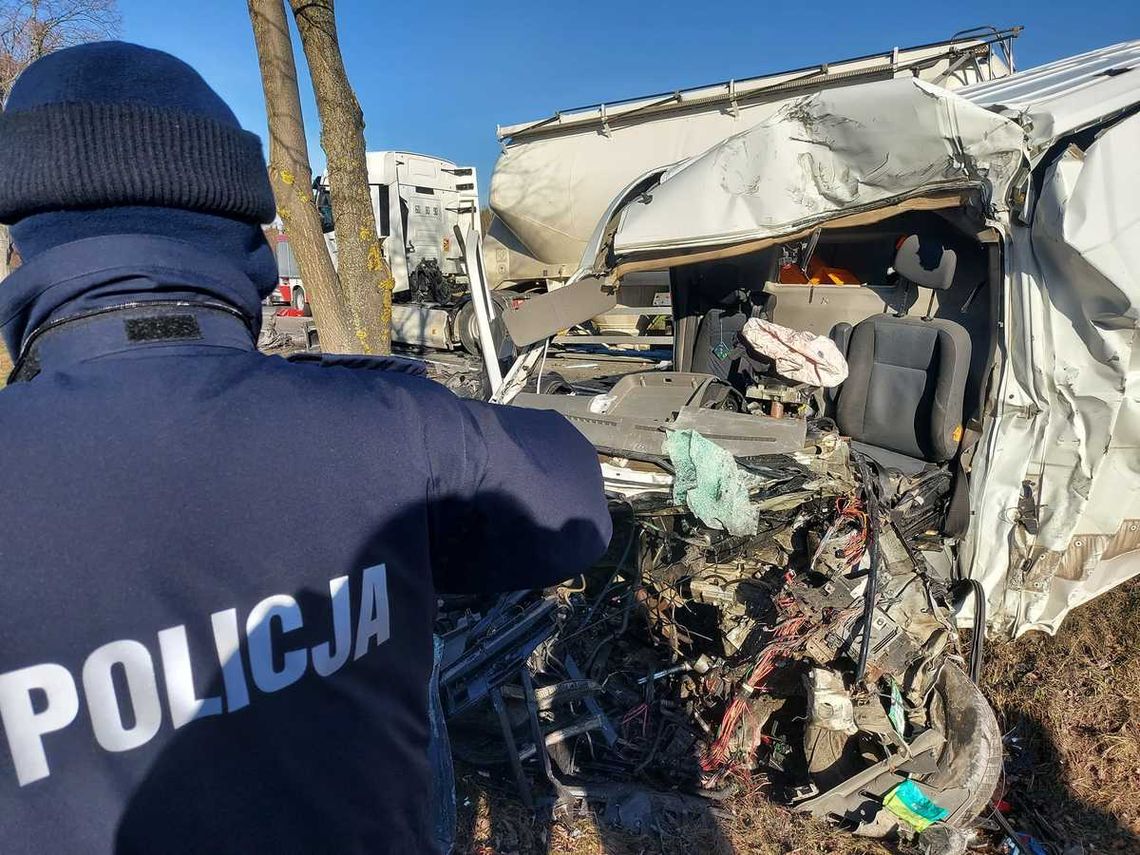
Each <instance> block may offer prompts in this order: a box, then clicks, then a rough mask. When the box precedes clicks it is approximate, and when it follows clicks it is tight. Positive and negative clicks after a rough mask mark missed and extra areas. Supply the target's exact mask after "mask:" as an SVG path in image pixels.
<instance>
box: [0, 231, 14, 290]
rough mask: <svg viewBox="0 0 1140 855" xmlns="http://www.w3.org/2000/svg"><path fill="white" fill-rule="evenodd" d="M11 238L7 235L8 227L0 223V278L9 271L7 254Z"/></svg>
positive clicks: (9, 250)
mask: <svg viewBox="0 0 1140 855" xmlns="http://www.w3.org/2000/svg"><path fill="white" fill-rule="evenodd" d="M11 247H12V239H11V238H10V237H9V236H8V227H7V226H3V225H0V280H2V279H3V278H4V277H5V276H7V275H8V274H9V273H11V271H10V270H9V269H8V254H9V253H10V252H11Z"/></svg>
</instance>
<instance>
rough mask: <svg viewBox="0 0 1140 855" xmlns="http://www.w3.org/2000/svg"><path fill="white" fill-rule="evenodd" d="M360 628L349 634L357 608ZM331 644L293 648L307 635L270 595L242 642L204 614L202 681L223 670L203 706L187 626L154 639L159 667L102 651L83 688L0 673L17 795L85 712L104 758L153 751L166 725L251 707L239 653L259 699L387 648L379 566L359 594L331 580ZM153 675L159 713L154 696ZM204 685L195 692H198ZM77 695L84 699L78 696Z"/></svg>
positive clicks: (232, 613)
mask: <svg viewBox="0 0 1140 855" xmlns="http://www.w3.org/2000/svg"><path fill="white" fill-rule="evenodd" d="M354 599H355V601H356V605H357V608H356V614H357V620H356V626H355V634H354V633H353V629H354V627H353V622H352V612H353V600H354ZM329 608H330V609H331V612H332V638H331V639H330V640H328V641H325V642H322V643H320V644H317V645H316V646H314V647H313V648H312V649H311V650H308V649H306V648H304V647H299V646H297V645H296V643H293V644H291V643H290V636H292V635H294V634H295V632H296V630H299V629H301V627H302V626H303V617H302V614H301V608H300V606H298V604H297V601H296V600H295V599H293V597H290V596H287V595H285V594H274V595H272V596H269V597H266V598H265V599H263V600H262V601H261V602H259V603H257V604H256V605H255V606H254V607H253V608H252V609H250V611H249V615H248V617H247V618H246V621H245V635H244V641H243V636H242V633H241V624H240V622H239V621H238V612H237V609H225V610H223V611H219V612H214V613H213V614H211V615H210V627H211V630H212V632H213V636H214V638H213V640H214V650H215V651H216V653H217V661H216V662H210V663H203V665H202V669H201V672H202V673H203V674H205V673H211V672H213V671H214V670H215V669H220V672H221V678H222V679H221V682H222V692H221V694H220V695H212V696H210V697H199V696H198V693H197V690H196V689H195V679H194V674H195V670H194V666H193V665H192V663H191V658H190V645H189V642H188V639H187V634H186V627H185V626H184V625H179V626H172V627H167V628H166V629H162V630H160V631H159V632H158V634H157V649H158V659H157V661H158V668H156V662H155V657H154V656H152V655H151V650H150V649H149V648H148V647H147V646H146V645H145V644H143V643H142V642H141V641H136V640H133V639H129V638H127V639H119V640H116V641H111V642H108V643H107V644H104V645H102V646H101V647H99V648H97V649H96V650H94V651H92V652H91V654H90V655H89V656H88V657H87V659H86V660H85V661H84V663H83V666H82V669H81V672H80V675H79V680H78V681H77V680H76V678H75V675H73V674H72V673H71V672H70V671H69V670H68V669H67V668H65V667H64V666H63V665H59V664H56V663H53V662H45V663H43V664H40V665H30V666H28V667H26V668H19V669H17V670H15V671H8V672H7V673H4V674H0V726H2V727H3V729H4V735H5V737H6V738H7V742H8V751H9V753H10V755H11V757H12V767H13V769H14V770H15V772H16V780H17V781H18V782H19V785H20V786H21V787H23V786H26V785H28V784H31V783H34V782H35V781H39V780H41V779H43V778H47V777H48V776H49V775H50V774H51V767H50V765H49V763H48V751H47V748H48V746H47V744H46V743H48V742H50V737H51V734H53V733H58V732H60V731H62V730H64V729H65V728H67V727H69V726H70V725H71V724H72V723H73V722H74V721H75V720H76V718H78V717H79V712H80V709H81V706H83V705H85V706H86V708H87V714H88V716H87V717H88V719H89V720H90V723H91V732H92V736H93V737H94V739H95V742H96V743H97V744H98V745H99V746H100V747H101V748H102V749H103V750H104V751H111V752H119V751H130V750H131V749H134V748H138V747H140V746H142V745H145V744H146V743H148V742H150V741H151V740H152V739H154V737H155V736H156V735H157V734H158V732H159V731H160V730H161V729H162V726H163V723H164V721H165V716H166V714H167V713H168V714H169V721H170V724H171V726H172V727H173V728H174V729H177V728H180V727H184V726H185V725H187V724H189V723H190V722H192V721H194V720H195V719H199V718H204V717H206V716H216V715H222V714H223V709H224V712H226V713H232V712H235V711H237V710H240V709H242V708H243V707H246V706H248V705H249V704H250V703H251V698H250V686H249V681H247V679H246V673H245V666H244V664H243V662H242V649H243V648H244V650H245V652H246V655H247V656H248V658H249V670H250V675H249V676H250V677H251V678H252V681H253V685H254V687H256V689H257V690H258V691H260V692H262V693H265V694H268V693H272V692H279V691H281V690H282V689H285V688H287V687H288V686H291V685H292V684H294V683H296V682H297V681H298V680H300V679H301V678H302V677H303V676H304V675H305V672H306V671H307V670H308V668H309V665H310V663H311V664H312V670H313V671H314V672H315V673H316V674H317V675H318V676H320V677H328V676H330V675H331V674H334V673H336V672H337V671H338V670H340V669H341V668H342V667H344V665H345V664H346V663H347V662H348V660H349V657H350V654H351V657H352V658H353V659H354V660H355V659H359V658H361V657H362V656H364V655H366V654H367V653H369V652H371V651H373V650H375V649H376V648H378V647H379V646H380V645H381V644H383V643H384V642H385V641H387V640H388V636H389V621H388V576H387V570H386V568H385V566H384V565H383V564H379V565H377V566H375V567H369V568H366V569H365V570H364V572H363V574H362V575H361V589H360V590H359V591H352V590H351V585H350V584H349V577H348V576H338V577H337V578H335V579H330V580H329ZM159 669H161V675H162V685H163V686H164V687H165V701H166V702H165V705H164V704H163V698H162V695H160V693H159V688H158V687H159V680H158V676H159ZM199 685H200V683H199ZM80 688H82V697H81V693H80Z"/></svg>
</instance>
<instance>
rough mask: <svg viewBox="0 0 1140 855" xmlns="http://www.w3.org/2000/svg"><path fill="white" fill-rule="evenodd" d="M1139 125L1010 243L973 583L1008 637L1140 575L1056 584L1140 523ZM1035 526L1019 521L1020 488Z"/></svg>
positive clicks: (1073, 156)
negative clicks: (1094, 545)
mask: <svg viewBox="0 0 1140 855" xmlns="http://www.w3.org/2000/svg"><path fill="white" fill-rule="evenodd" d="M1138 148H1140V116H1133V117H1132V118H1130V119H1126V120H1124V121H1122V122H1120V123H1119V124H1117V125H1115V126H1113V127H1111V128H1110V129H1108V130H1107V131H1105V132H1103V133H1102V134H1101V135H1100V137H1099V139H1097V140H1096V141H1095V142H1094V143H1093V144H1092V145H1091V146H1090V147H1089V148H1088V149H1087V151H1084V152H1081V151H1080V150H1078V149H1070V150H1069V151H1067V152H1065V153H1063V154H1062V155H1061V156H1060V157H1059V158H1058V160H1057V161H1056V162H1055V163H1053V164H1052V165H1050V166H1048V168H1047V170H1046V171H1045V173H1044V177H1043V182H1042V185H1041V191H1040V195H1039V196H1038V197H1037V198H1036V199H1035V200H1034V202H1035V204H1034V205H1033V209H1032V210H1033V220H1032V225H1031V227H1030V228H1029V229H1028V230H1025V229H1015V230H1014V231H1013V233H1012V234H1011V240H1010V245H1009V253H1008V256H1009V257H1008V259H1007V263H1008V264H1009V265H1010V267H1011V276H1010V280H1009V281H1010V292H1009V295H1008V305H1007V312H1008V315H1007V317H1008V318H1009V322H1008V323H1007V324H1006V326H1005V336H1006V348H1007V350H1008V362H1007V364H1006V367H1005V373H1004V376H1003V378H1002V380H1001V384H1002V385H1001V389H1000V394H999V399H998V410H997V412H996V413H995V418H994V419H993V420H992V422H991V423H990V425H989V427H988V429H987V431H986V433H985V435H984V436H983V438H982V445H981V449H982V451H981V452H980V453H979V454H978V456H977V458H976V463H975V474H974V478H973V485H972V497H971V499H972V505H973V507H974V508H975V511H976V512H975V514H974V525H973V526H972V528H971V531H970V533H969V536H968V539H967V543H966V547H967V550H968V553H970V554H972V562H971V563H970V564H969V565H967V566H969V567H970V575H972V576H973V577H974V578H978V579H980V580H981V581H982V582H983V584H984V585H985V587H986V590H987V592H989V595H990V600H991V603H1001V604H1002V608H1001V609H1000V610H999V614H1000V613H1001V612H1004V621H1003V622H1004V623H1005V624H1006V625H1007V626H1008V627H1009V628H1010V629H1012V630H1013V631H1016V632H1024V631H1027V630H1029V629H1043V630H1046V631H1050V632H1053V631H1055V630H1056V628H1057V627H1058V625H1059V624H1060V621H1061V620H1062V618H1063V617H1064V616H1065V614H1067V613H1068V611H1069V610H1070V609H1071V608H1073V607H1075V606H1076V605H1079V604H1080V603H1082V602H1085V601H1086V600H1088V599H1090V598H1091V597H1093V596H1096V595H1097V594H1099V593H1101V592H1103V591H1105V590H1107V589H1109V588H1111V587H1113V586H1114V585H1117V584H1119V583H1120V582H1123V581H1124V580H1125V579H1127V578H1129V577H1131V576H1132V575H1135V573H1136V571H1137V570H1140V562H1137V561H1135V560H1130V559H1129V558H1127V557H1126V556H1125V555H1118V556H1117V557H1116V558H1114V559H1112V560H1108V561H1103V562H1101V563H1099V564H1084V565H1083V567H1084V569H1083V570H1082V576H1083V578H1081V579H1079V580H1072V579H1061V578H1057V576H1056V570H1057V569H1058V568H1059V567H1060V566H1061V565H1062V564H1064V563H1066V559H1065V557H1064V556H1065V555H1066V554H1067V553H1068V552H1069V550H1070V549H1072V548H1073V544H1074V542H1075V540H1076V539H1078V537H1079V536H1084V537H1088V536H1094V537H1115V536H1117V535H1118V533H1119V532H1120V531H1121V530H1122V527H1124V526H1125V524H1126V521H1127V520H1133V519H1136V518H1137V517H1140V336H1138V333H1137V329H1138V326H1140V165H1138V164H1137V161H1136V158H1135V152H1136V151H1137V150H1138ZM1025 482H1029V483H1030V484H1031V485H1032V489H1033V490H1034V492H1035V498H1034V501H1035V503H1036V508H1037V519H1036V520H1034V521H1033V522H1034V524H1033V525H1032V526H1026V525H1025V524H1024V523H1023V522H1022V520H1021V515H1019V514H1018V513H1016V512H1014V511H1013V509H1016V508H1017V507H1018V505H1019V496H1020V495H1021V492H1022V489H1023V487H1022V485H1023V483H1025Z"/></svg>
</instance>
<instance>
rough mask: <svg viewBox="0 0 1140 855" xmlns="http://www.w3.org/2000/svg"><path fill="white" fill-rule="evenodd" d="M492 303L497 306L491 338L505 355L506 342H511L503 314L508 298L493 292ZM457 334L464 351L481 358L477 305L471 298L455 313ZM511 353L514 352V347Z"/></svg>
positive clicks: (492, 323) (492, 322)
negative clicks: (476, 314)
mask: <svg viewBox="0 0 1140 855" xmlns="http://www.w3.org/2000/svg"><path fill="white" fill-rule="evenodd" d="M491 302H492V303H493V304H494V306H495V318H494V320H492V321H491V338H493V339H494V341H495V346H496V347H498V348H499V353H503V352H504V350H506V347H505V342H508V341H510V335H509V334H508V333H507V328H506V326H505V325H504V324H503V312H504V311H505V310H506V308H507V298H506V297H505V296H504V295H502V294H499V293H498V292H493V293H492V294H491ZM455 332H456V334H457V335H458V336H459V343H460V344H462V345H463V349H464V350H466V351H467V352H468V353H470V354H471V355H472V356H479V355H480V354H481V353H482V351H483V349H482V348H481V347H480V346H479V327H478V322H477V320H476V318H475V304H474V303H472V302H471V300H470V298H468V299H467V300H465V301H464V302H463V303H462V304H461V305H460V306H459V311H457V312H456V313H455ZM511 351H512V352H513V351H514V347H513V345H512V347H511Z"/></svg>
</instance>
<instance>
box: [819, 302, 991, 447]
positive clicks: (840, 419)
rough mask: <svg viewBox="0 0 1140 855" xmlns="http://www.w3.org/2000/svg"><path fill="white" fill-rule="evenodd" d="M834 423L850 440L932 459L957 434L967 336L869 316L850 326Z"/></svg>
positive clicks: (958, 330)
mask: <svg viewBox="0 0 1140 855" xmlns="http://www.w3.org/2000/svg"><path fill="white" fill-rule="evenodd" d="M847 367H848V375H847V380H846V381H844V383H843V386H842V387H841V388H840V392H839V403H838V405H837V407H836V422H837V423H838V425H839V429H840V430H841V431H843V433H845V434H846V435H848V436H850V437H851V438H852V439H854V440H856V441H859V442H863V443H866V444H867V445H872V446H876V447H878V448H886V449H890V450H891V451H896V452H898V453H899V454H905V455H908V456H910V457H918V458H921V459H923V460H929V461H932V462H941V461H944V460H949V459H950V458H951V457H953V456H954V454H955V452H956V451H957V449H958V442H959V440H960V439H961V436H962V398H963V393H964V391H965V387H966V377H967V374H968V373H969V369H970V337H969V334H968V333H967V332H966V330H965V329H964V328H963V327H962V326H961V325H960V324H957V323H955V322H953V321H948V320H944V319H941V318H933V319H929V320H924V319H920V318H908V317H902V318H898V317H893V316H890V315H877V316H875V317H872V318H868V319H867V320H865V321H862V322H861V323H859V324H857V325H856V326H855V328H854V330H853V331H852V333H851V341H850V343H849V344H848V346H847Z"/></svg>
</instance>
